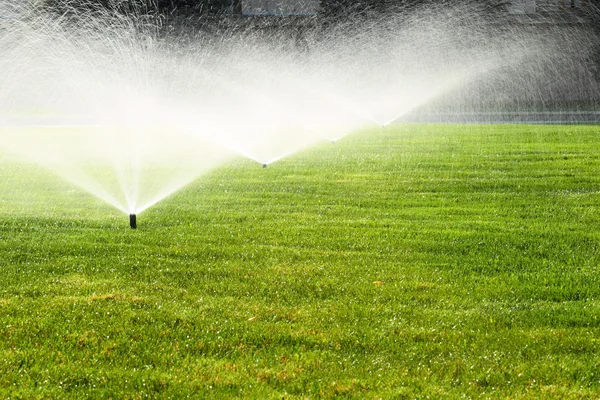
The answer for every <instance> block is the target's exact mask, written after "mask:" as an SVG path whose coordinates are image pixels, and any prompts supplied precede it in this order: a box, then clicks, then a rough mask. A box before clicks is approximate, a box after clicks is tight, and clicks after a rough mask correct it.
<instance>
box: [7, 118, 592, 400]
mask: <svg viewBox="0 0 600 400" xmlns="http://www.w3.org/2000/svg"><path fill="white" fill-rule="evenodd" d="M599 134H600V128H599V127H597V126H527V125H410V124H407V125H393V126H390V127H388V128H385V129H376V130H371V131H364V132H359V133H357V134H354V135H351V136H348V137H347V138H345V139H343V140H341V141H339V142H337V143H335V144H329V143H324V144H321V145H318V146H316V147H314V148H311V149H308V150H305V151H302V152H299V153H297V154H295V155H293V156H291V157H288V158H285V159H283V160H281V161H279V162H276V163H273V164H272V165H270V166H269V168H266V169H263V168H262V167H261V166H260V165H259V164H256V163H253V162H251V161H248V160H243V159H238V160H235V161H234V162H232V163H230V164H228V165H225V166H223V167H221V168H218V169H216V170H214V171H213V172H211V173H209V174H208V175H206V176H203V177H201V178H199V179H198V180H197V181H196V182H194V183H193V184H192V185H190V186H188V187H186V188H185V189H184V190H182V191H180V192H178V193H176V194H174V195H173V196H171V197H169V198H168V199H166V200H164V201H163V202H161V203H159V204H157V205H156V206H154V207H152V208H150V209H148V210H147V211H145V212H143V213H141V214H140V215H139V216H138V226H139V229H138V230H137V231H132V230H130V229H129V228H128V223H127V222H128V221H127V216H126V215H124V214H122V213H120V212H118V211H115V210H113V209H111V208H110V207H109V206H106V205H104V204H102V203H101V202H99V201H97V200H96V199H94V198H92V197H91V196H89V195H87V194H86V193H84V192H82V191H80V190H79V189H77V188H74V187H72V186H71V185H69V184H67V183H64V182H62V181H61V180H60V179H58V178H56V177H54V176H53V175H51V174H50V173H47V172H45V171H44V170H42V169H40V168H37V167H33V166H29V165H24V164H16V163H14V162H12V161H8V159H6V160H5V161H4V162H2V163H1V164H0V168H2V169H1V173H2V176H3V179H2V180H1V181H0V182H1V183H0V185H1V186H2V188H1V189H2V190H0V265H1V268H2V274H1V275H0V397H5V398H7V397H17V398H82V397H83V398H107V397H112V398H139V397H158V398H181V397H193V398H203V397H204V398H231V397H240V398H261V399H262V398H307V397H308V398H333V397H340V396H343V397H348V398H361V399H362V398H392V397H396V398H415V397H425V396H430V397H442V398H444V397H445V398H454V397H461V396H464V395H466V396H470V397H493V398H499V397H510V398H539V397H546V398H586V397H587V398H593V397H594V396H596V395H597V394H598V392H599V391H600V373H599V372H598V371H600V361H599V358H598V357H597V354H598V351H599V346H600V343H599V339H598V338H599V337H600V329H599V325H600V321H598V315H599V312H600V310H599V308H600V302H599V301H598V298H599V294H600V278H599V276H600V275H599V272H600V271H599V265H600V253H599V243H600V240H599V239H600V237H599V234H598V228H599V225H600V220H599V217H598V204H599V203H598V200H599V199H600V180H599V179H598V176H597V175H598V171H599V168H598V167H599V166H600V157H599V156H600V146H599V145H600V135H599Z"/></svg>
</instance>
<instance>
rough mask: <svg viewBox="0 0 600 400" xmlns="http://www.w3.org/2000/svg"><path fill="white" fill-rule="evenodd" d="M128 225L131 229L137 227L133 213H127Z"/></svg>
mask: <svg viewBox="0 0 600 400" xmlns="http://www.w3.org/2000/svg"><path fill="white" fill-rule="evenodd" d="M129 226H130V227H131V229H137V221H136V215H135V214H129Z"/></svg>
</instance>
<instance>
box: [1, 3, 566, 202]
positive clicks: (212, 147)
mask: <svg viewBox="0 0 600 400" xmlns="http://www.w3.org/2000/svg"><path fill="white" fill-rule="evenodd" d="M233 28H235V26H233ZM233 28H232V29H231V30H230V31H227V32H226V33H223V34H221V35H214V34H208V33H203V32H202V31H197V32H186V34H185V35H171V34H169V33H168V32H164V31H161V29H160V26H159V24H157V25H153V24H152V23H150V22H148V21H144V23H143V24H141V23H140V20H139V19H137V17H136V16H135V15H123V14H117V13H110V12H104V13H101V12H98V10H95V11H94V12H93V13H92V12H88V13H86V12H84V11H75V10H73V11H72V12H71V13H66V14H64V15H56V14H52V13H45V12H41V11H35V12H33V11H32V12H30V13H28V14H27V16H26V17H22V18H15V19H13V20H10V21H8V22H6V23H4V25H3V27H2V28H0V70H1V71H2V72H3V73H2V75H1V76H0V85H1V87H2V88H3V90H2V91H1V92H0V114H2V115H4V123H3V127H2V129H0V145H1V146H3V147H5V148H7V149H9V150H11V151H13V152H16V153H19V154H22V155H23V156H25V157H26V158H28V159H30V160H33V161H35V162H38V163H40V164H41V165H44V166H46V167H47V168H49V169H50V170H52V171H54V172H56V173H57V174H59V175H60V176H62V177H63V178H65V179H67V180H69V181H70V182H72V183H74V184H76V185H78V186H80V187H81V188H83V189H85V190H87V191H88V192H90V193H92V194H93V195H95V196H97V197H99V198H101V199H103V200H104V201H106V202H107V203H109V204H112V205H113V206H115V207H116V208H118V209H120V210H122V211H123V212H126V213H139V212H141V211H143V210H144V209H146V208H147V207H150V206H151V205H153V204H155V203H156V202H158V201H160V200H161V199H163V198H165V197H167V196H169V195H170V194H171V193H173V192H175V191H177V190H178V189H180V188H181V187H183V186H185V185H186V184H188V183H190V182H191V181H193V180H194V179H196V178H197V177H198V176H200V175H202V174H203V173H205V172H206V171H208V170H210V169H211V168H214V167H215V166H218V165H219V164H221V163H223V162H225V161H227V160H228V159H229V157H231V156H232V154H233V153H236V154H240V155H243V156H246V157H248V158H251V159H253V160H256V161H257V162H259V163H261V164H269V163H272V162H274V161H276V160H279V159H281V158H283V157H285V156H288V155H290V154H293V153H295V152H297V151H300V150H302V149H304V148H307V147H309V146H311V145H313V144H314V143H317V142H318V141H320V140H324V139H327V140H332V141H334V140H339V139H341V138H342V137H344V136H345V135H347V134H349V133H351V132H353V131H355V130H357V129H360V128H362V127H365V126H369V125H381V126H382V125H387V124H389V123H391V122H393V121H395V120H397V119H398V118H400V117H402V116H404V115H407V114H408V113H410V112H412V111H414V110H416V109H418V108H419V107H421V106H423V105H426V104H429V103H431V102H433V101H435V100H436V99H438V98H441V97H443V96H446V95H447V94H449V93H450V94H453V95H454V96H455V97H460V96H463V97H464V96H465V95H467V94H468V92H461V90H462V88H464V87H468V85H469V84H470V83H471V82H476V81H478V80H481V79H482V77H486V78H485V79H488V77H494V76H495V74H497V73H498V72H499V71H506V70H507V69H511V68H512V69H518V68H519V65H521V64H520V63H521V62H522V60H525V59H527V58H528V56H529V58H531V55H532V54H535V57H537V61H538V62H539V63H540V64H541V65H545V63H546V62H547V61H548V60H553V58H552V56H554V54H555V53H556V51H557V48H558V47H559V46H557V44H556V43H555V41H553V39H552V37H545V38H544V40H540V38H539V37H535V35H525V34H524V33H523V32H524V31H522V30H521V31H518V32H516V33H514V32H512V33H511V32H510V31H506V30H501V29H498V27H497V26H495V25H494V24H490V23H489V22H487V21H485V20H484V19H483V18H480V16H479V15H478V14H476V13H470V12H468V10H465V9H459V8H455V9H452V8H448V7H445V8H429V9H422V10H421V11H419V12H415V13H413V14H408V15H402V18H399V17H398V18H396V16H394V15H391V16H389V17H387V18H383V19H380V20H375V21H370V22H366V23H363V24H362V25H361V26H360V29H358V28H354V29H350V30H348V29H345V28H344V29H342V28H340V29H335V28H331V29H322V30H321V29H319V28H318V27H315V28H314V29H313V30H312V31H310V32H308V33H306V40H305V42H303V45H302V46H298V45H297V44H294V41H293V40H289V35H288V33H287V30H286V27H283V28H282V29H281V30H280V31H275V32H273V30H272V29H267V30H261V29H258V28H257V29H254V30H252V29H249V30H246V31H242V32H241V33H236V32H237V31H236V30H235V29H233ZM498 76H500V75H498ZM537 78H539V79H541V80H543V77H537ZM490 80H493V79H490ZM496 81H500V80H498V79H496ZM523 81H524V82H526V81H527V79H524V80H523ZM529 81H531V80H529ZM513 85H514V86H519V85H520V86H523V85H522V84H520V83H518V82H517V83H513ZM17 115H20V116H21V118H16V117H15V116H17ZM48 116H51V117H52V118H56V119H54V120H52V118H50V119H48V118H47V117H48ZM40 121H41V122H40ZM49 121H50V122H49ZM52 121H60V123H53V122H52Z"/></svg>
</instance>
